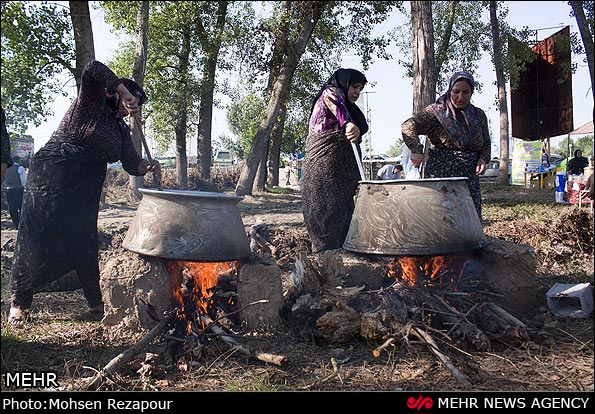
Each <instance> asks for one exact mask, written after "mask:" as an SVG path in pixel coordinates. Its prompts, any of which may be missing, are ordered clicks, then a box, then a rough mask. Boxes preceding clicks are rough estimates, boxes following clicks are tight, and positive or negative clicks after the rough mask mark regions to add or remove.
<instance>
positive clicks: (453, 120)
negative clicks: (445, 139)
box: [432, 71, 479, 150]
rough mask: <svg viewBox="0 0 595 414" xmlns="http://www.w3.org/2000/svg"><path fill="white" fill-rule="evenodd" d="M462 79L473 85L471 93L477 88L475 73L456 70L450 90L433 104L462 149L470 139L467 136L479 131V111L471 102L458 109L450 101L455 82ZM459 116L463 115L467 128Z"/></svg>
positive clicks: (440, 118) (444, 125) (450, 82)
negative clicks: (459, 120) (459, 119)
mask: <svg viewBox="0 0 595 414" xmlns="http://www.w3.org/2000/svg"><path fill="white" fill-rule="evenodd" d="M461 79H465V80H466V81H467V82H469V85H471V93H473V90H474V89H475V79H473V75H471V74H470V73H469V72H467V71H459V72H455V73H454V74H453V75H452V76H451V77H450V81H449V83H448V90H447V91H446V93H445V94H444V95H442V96H440V97H439V98H438V99H437V100H436V103H434V104H432V109H433V110H434V113H435V114H436V117H437V118H438V120H439V121H440V123H441V124H442V126H443V127H444V129H446V131H447V132H448V135H449V136H450V138H451V139H452V140H453V142H455V143H456V144H457V145H458V146H459V147H460V148H461V149H462V150H465V149H466V148H465V144H466V142H467V141H468V140H467V137H472V136H474V135H475V134H476V132H477V131H478V124H479V111H478V110H477V108H476V107H475V106H473V105H472V104H471V103H469V105H467V107H466V108H463V109H457V108H455V107H454V106H453V104H452V102H451V101H450V93H451V91H452V88H453V86H454V84H455V83H456V82H457V81H459V80H461ZM459 116H462V117H463V119H464V125H465V126H466V130H465V128H464V127H463V126H462V125H461V124H460V123H459V122H457V118H458V117H459Z"/></svg>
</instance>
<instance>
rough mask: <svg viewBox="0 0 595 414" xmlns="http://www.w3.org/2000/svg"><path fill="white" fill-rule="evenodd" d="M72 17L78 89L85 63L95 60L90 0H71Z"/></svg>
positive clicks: (69, 3)
mask: <svg viewBox="0 0 595 414" xmlns="http://www.w3.org/2000/svg"><path fill="white" fill-rule="evenodd" d="M68 5H69V7H70V18H71V19H72V28H73V30H74V44H75V49H76V69H75V72H76V73H75V80H76V89H77V90H78V89H80V87H81V77H82V74H83V69H84V68H85V65H86V64H87V63H89V62H92V61H93V60H95V46H94V44H93V27H92V26H91V16H90V14H89V2H88V1H72V0H71V1H69V2H68Z"/></svg>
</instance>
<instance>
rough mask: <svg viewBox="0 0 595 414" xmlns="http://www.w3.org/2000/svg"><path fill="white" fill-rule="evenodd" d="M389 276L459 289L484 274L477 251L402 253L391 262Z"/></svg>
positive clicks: (442, 287)
mask: <svg viewBox="0 0 595 414" xmlns="http://www.w3.org/2000/svg"><path fill="white" fill-rule="evenodd" d="M388 268H389V270H388V274H387V276H388V278H389V280H390V281H391V282H392V281H394V280H397V281H399V282H402V283H405V284H407V285H408V286H417V287H434V288H436V289H440V290H451V291H459V290H464V289H465V288H469V287H471V286H470V285H471V284H476V283H477V282H478V279H480V276H481V266H480V265H479V259H478V257H477V253H475V252H473V251H471V252H462V253H455V254H450V255H441V256H400V257H397V258H395V259H393V260H392V261H391V262H389V263H388Z"/></svg>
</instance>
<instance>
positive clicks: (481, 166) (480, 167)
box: [475, 159, 486, 175]
mask: <svg viewBox="0 0 595 414" xmlns="http://www.w3.org/2000/svg"><path fill="white" fill-rule="evenodd" d="M475 171H476V172H477V175H484V174H485V172H486V163H485V161H484V160H482V159H480V160H479V161H477V167H475Z"/></svg>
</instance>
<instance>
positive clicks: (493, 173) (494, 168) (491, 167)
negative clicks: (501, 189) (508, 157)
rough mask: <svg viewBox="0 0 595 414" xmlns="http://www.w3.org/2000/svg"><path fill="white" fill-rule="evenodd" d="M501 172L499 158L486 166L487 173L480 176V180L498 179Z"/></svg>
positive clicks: (493, 159)
mask: <svg viewBox="0 0 595 414" xmlns="http://www.w3.org/2000/svg"><path fill="white" fill-rule="evenodd" d="M499 171H500V160H499V159H498V158H492V159H491V160H490V161H489V162H488V163H487V164H486V172H485V174H484V175H480V176H479V178H496V177H498V172H499Z"/></svg>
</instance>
